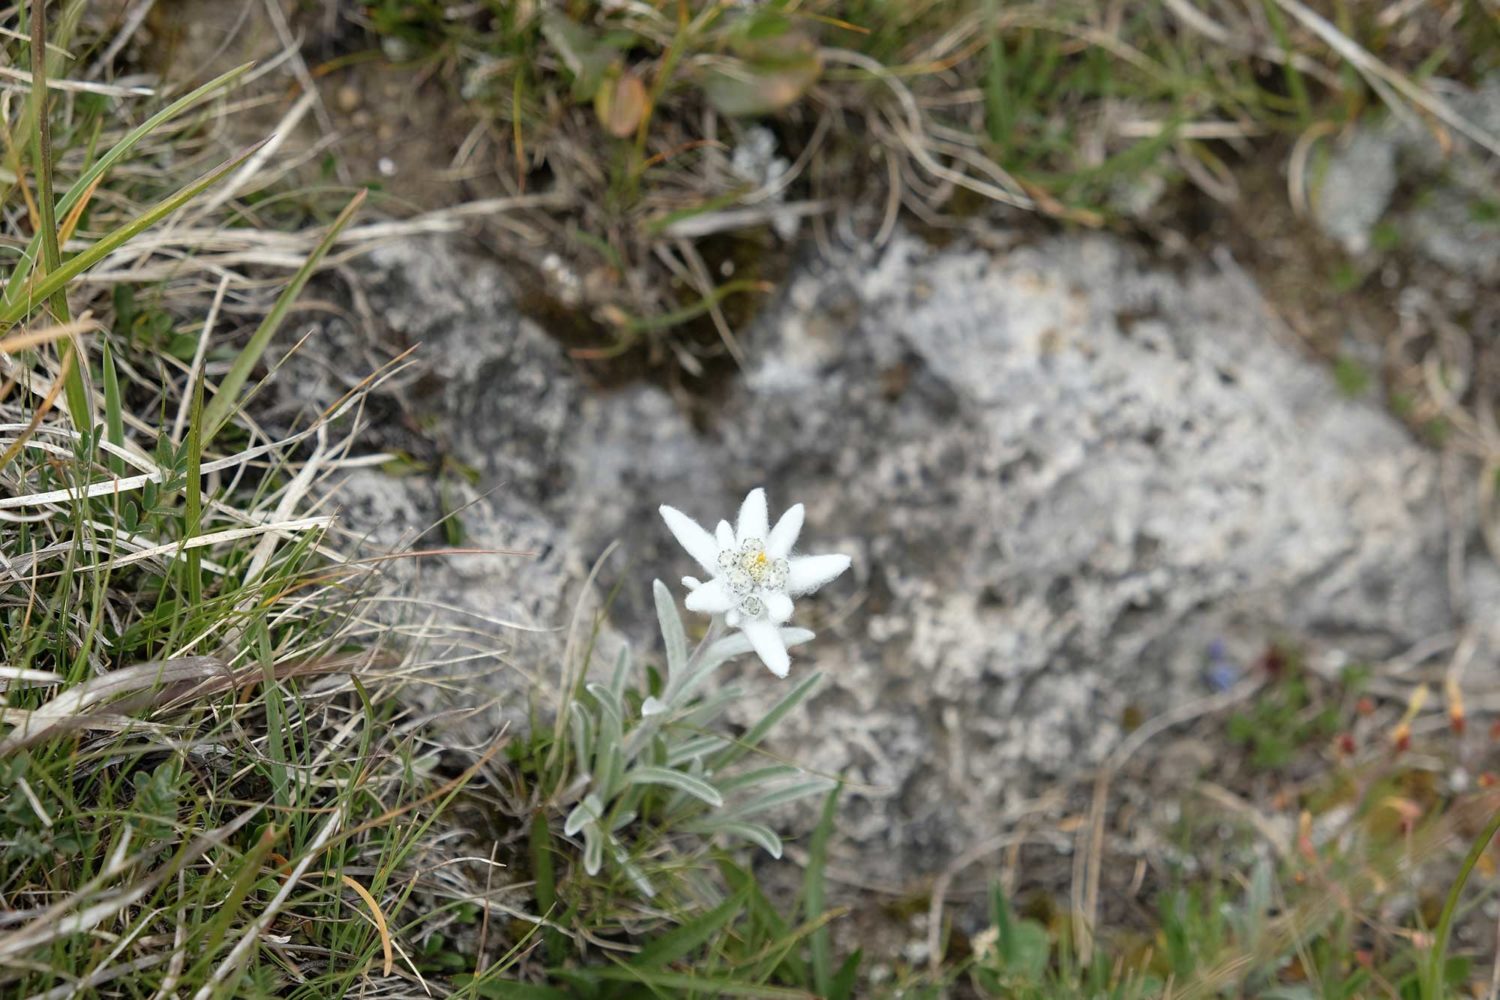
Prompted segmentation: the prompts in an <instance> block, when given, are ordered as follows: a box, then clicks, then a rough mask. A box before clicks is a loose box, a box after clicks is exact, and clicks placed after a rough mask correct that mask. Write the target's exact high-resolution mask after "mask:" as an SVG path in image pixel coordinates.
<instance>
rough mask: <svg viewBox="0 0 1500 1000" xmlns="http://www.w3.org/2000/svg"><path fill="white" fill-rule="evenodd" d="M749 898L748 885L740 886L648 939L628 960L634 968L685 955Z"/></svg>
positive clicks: (667, 962) (741, 909)
mask: <svg viewBox="0 0 1500 1000" xmlns="http://www.w3.org/2000/svg"><path fill="white" fill-rule="evenodd" d="M749 898H750V891H749V889H748V888H743V889H741V890H739V891H738V892H736V893H734V894H733V895H731V896H730V897H729V898H728V899H726V900H724V902H722V903H720V904H719V905H718V906H715V907H714V908H713V909H712V910H709V911H708V912H707V913H705V914H703V915H702V916H699V917H694V918H693V919H691V920H689V921H688V922H687V923H685V924H683V925H682V926H680V927H675V928H673V929H672V930H670V931H668V932H667V933H665V934H663V935H662V936H661V937H659V938H656V939H655V940H654V941H651V942H650V943H648V944H647V945H646V946H645V947H644V948H642V949H641V951H640V953H639V954H638V955H636V957H635V958H634V959H633V960H632V961H631V963H630V964H631V965H632V966H634V967H635V968H637V969H654V968H660V967H661V966H664V965H671V964H672V963H673V962H675V961H677V960H679V959H682V958H686V957H687V956H688V955H689V954H691V953H693V952H695V951H697V950H698V949H699V948H701V947H703V945H705V944H707V943H708V941H709V939H711V938H712V937H713V936H714V935H715V934H718V933H719V931H720V930H722V929H723V928H724V927H725V926H727V925H728V924H729V922H730V921H732V920H734V919H735V918H736V917H738V916H739V915H740V914H741V913H743V912H744V910H745V904H746V902H747V901H748V900H749Z"/></svg>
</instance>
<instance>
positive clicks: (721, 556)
mask: <svg viewBox="0 0 1500 1000" xmlns="http://www.w3.org/2000/svg"><path fill="white" fill-rule="evenodd" d="M802 515H803V509H802V505H801V504H800V503H799V504H794V505H792V506H791V507H790V508H788V510H787V512H786V513H785V514H782V515H781V519H780V520H778V521H777V522H776V527H774V528H771V527H769V522H770V519H769V516H768V513H767V510H766V491H765V490H762V489H754V490H751V491H750V495H749V496H747V497H745V502H744V503H743V504H742V505H741V506H740V516H739V519H738V520H737V521H736V522H735V526H734V527H733V528H731V527H730V526H729V522H728V521H720V522H719V525H718V528H717V529H716V530H715V532H714V533H713V534H709V533H708V532H707V531H706V530H704V529H703V528H702V527H701V526H700V525H699V524H698V522H696V521H694V520H693V519H692V518H690V517H688V516H687V515H686V514H684V513H683V512H682V511H680V510H678V509H676V508H675V507H668V506H666V505H663V506H662V508H661V516H662V520H664V521H666V522H667V527H668V528H670V529H671V531H672V534H673V535H674V536H676V538H677V541H678V542H680V543H681V545H682V547H683V548H684V549H686V550H687V553H688V555H690V556H692V557H693V558H694V559H695V560H696V561H697V563H698V565H700V566H702V567H703V569H704V571H705V572H706V573H708V574H709V577H710V579H709V580H708V582H706V583H703V582H700V581H699V580H697V579H695V578H693V577H690V576H687V577H683V578H682V582H683V585H684V586H686V587H687V588H688V591H689V593H688V596H687V600H686V601H684V602H683V603H684V604H686V605H687V608H688V610H689V611H697V612H699V613H701V614H706V615H723V616H724V623H725V624H726V625H728V626H730V627H731V628H738V629H740V630H741V631H743V632H744V633H745V636H746V638H748V639H749V640H750V644H751V645H752V646H754V647H755V652H756V653H757V654H758V655H759V656H760V658H761V661H762V662H764V663H765V665H766V666H768V667H770V668H771V672H772V673H774V674H775V675H776V676H777V677H785V676H786V674H787V670H788V669H789V668H790V667H791V659H790V657H789V656H788V655H787V651H786V643H785V641H783V639H782V636H781V628H780V626H781V625H782V623H783V622H786V621H787V620H788V619H790V618H791V617H792V598H793V597H800V596H802V595H803V594H810V593H812V592H813V591H815V590H817V589H818V588H819V587H821V586H823V584H825V583H827V582H828V581H830V580H832V579H833V578H835V577H836V576H838V575H839V574H840V573H842V572H844V570H846V569H848V568H849V557H848V556H843V555H821V556H794V555H792V546H793V545H795V544H796V543H797V536H798V535H799V534H801V532H802Z"/></svg>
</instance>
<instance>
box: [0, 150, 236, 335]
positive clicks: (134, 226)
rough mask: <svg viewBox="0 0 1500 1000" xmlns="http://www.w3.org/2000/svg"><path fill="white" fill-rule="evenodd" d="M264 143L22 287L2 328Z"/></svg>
mask: <svg viewBox="0 0 1500 1000" xmlns="http://www.w3.org/2000/svg"><path fill="white" fill-rule="evenodd" d="M261 145H262V143H256V144H255V145H254V146H251V147H250V148H249V149H247V150H245V151H244V152H242V153H240V154H239V155H238V156H236V157H234V159H232V160H229V161H227V162H226V163H223V164H221V165H220V166H218V167H216V168H215V169H213V170H211V171H209V172H208V173H207V174H205V175H203V176H202V177H200V178H198V179H197V180H196V181H194V182H193V183H191V184H189V185H188V186H187V187H185V188H183V189H182V190H180V191H178V192H176V193H175V194H173V195H171V196H170V197H168V198H164V199H162V200H161V201H159V202H157V203H156V204H155V205H152V206H151V207H150V208H148V209H147V210H146V211H144V212H142V213H141V214H140V215H138V216H137V217H136V218H135V219H133V220H131V221H130V222H128V223H126V224H125V225H123V226H120V227H119V228H118V229H114V230H112V231H111V232H110V233H109V234H108V235H106V236H104V237H103V238H102V239H100V240H99V241H98V242H96V243H95V244H94V245H93V246H91V247H89V248H88V249H87V250H85V251H83V252H82V253H80V254H79V255H78V256H76V257H72V258H69V259H68V260H67V261H66V262H65V263H64V264H63V265H62V266H61V267H59V268H58V269H57V270H55V271H49V272H48V273H47V274H45V275H43V276H42V277H41V278H40V279H38V280H36V281H35V282H34V283H32V284H31V285H30V286H29V287H28V288H26V289H23V290H22V291H23V292H24V293H25V294H19V293H18V297H17V298H13V299H10V300H8V301H6V303H5V304H4V306H0V329H5V328H9V327H11V326H14V325H15V324H16V322H17V321H19V320H20V319H21V318H22V317H23V316H25V315H26V314H27V313H28V312H30V311H31V306H32V303H33V302H34V301H37V300H45V299H47V298H48V297H50V296H51V295H53V294H54V293H56V292H57V291H58V290H60V289H64V288H66V287H67V285H68V282H70V281H72V280H73V279H74V278H76V277H78V276H79V275H80V274H82V273H83V272H84V271H87V270H88V269H89V268H91V267H93V266H94V265H95V264H97V263H99V261H101V260H103V259H104V258H105V257H107V256H109V255H110V254H112V253H114V252H115V251H116V250H118V249H120V247H122V246H124V245H125V244H127V243H129V242H130V241H131V240H133V239H135V238H136V237H137V236H139V235H140V234H141V233H143V232H145V231H146V230H147V229H150V228H151V227H152V226H154V225H156V224H157V223H158V222H160V221H161V220H162V219H164V218H166V217H167V216H168V215H171V214H172V213H173V212H175V211H177V209H179V208H181V207H182V206H183V205H186V204H187V203H188V202H190V201H192V200H193V199H194V198H196V197H197V196H198V195H200V194H202V193H203V192H204V191H206V190H208V189H209V188H210V187H213V185H214V184H216V183H218V182H219V181H220V180H221V179H222V178H223V177H224V175H226V174H228V173H229V172H230V171H232V170H234V169H235V168H236V167H238V166H239V165H240V164H241V163H244V162H245V160H247V159H248V158H249V157H250V155H251V154H253V153H254V152H255V151H256V150H257V149H259V148H260V147H261Z"/></svg>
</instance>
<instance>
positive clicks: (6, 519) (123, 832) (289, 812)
mask: <svg viewBox="0 0 1500 1000" xmlns="http://www.w3.org/2000/svg"><path fill="white" fill-rule="evenodd" d="M81 9H82V5H81V4H72V5H69V7H68V8H67V9H66V10H64V11H63V12H62V13H61V14H60V15H59V16H58V17H57V18H56V19H55V20H54V21H53V22H52V23H51V25H50V27H51V28H52V38H51V41H50V43H47V42H45V39H46V37H47V28H48V27H49V23H48V19H47V13H46V10H45V5H42V4H31V5H28V10H27V13H28V14H29V24H28V27H29V30H30V44H29V45H27V44H25V43H23V42H21V41H19V40H9V41H7V49H8V56H9V58H8V60H7V61H9V62H12V63H19V64H22V65H25V64H28V63H29V65H30V66H31V73H30V76H29V78H28V81H27V86H28V87H29V97H28V99H27V100H25V101H10V102H8V103H7V105H6V118H5V126H6V128H7V130H8V135H9V136H10V137H11V138H12V139H13V140H15V141H12V142H10V143H9V144H8V153H7V163H6V165H7V173H8V176H6V177H5V178H4V180H3V183H4V185H5V188H6V204H7V211H6V213H5V217H4V226H5V242H4V246H5V248H6V250H5V253H6V256H7V257H8V259H9V267H8V268H7V280H6V282H5V286H4V290H3V297H0V374H3V378H4V386H3V389H0V481H3V493H4V498H3V499H0V562H3V570H4V580H3V581H0V605H3V609H4V610H3V614H4V616H5V628H4V629H3V630H0V631H3V634H0V648H3V652H0V659H3V661H4V664H5V665H4V666H3V667H0V698H3V700H0V772H3V774H4V776H5V785H4V787H5V792H6V796H5V800H4V804H3V807H0V853H3V855H4V857H5V859H6V864H5V865H4V866H3V871H0V898H3V900H4V907H3V908H4V910H5V916H4V918H3V919H0V991H3V992H5V993H6V994H8V995H16V996H23V995H24V996H38V997H61V996H73V995H80V994H83V993H96V992H106V993H109V994H111V995H117V994H119V995H123V994H128V995H136V996H144V995H151V994H156V995H161V996H167V995H183V996H200V997H207V996H224V995H233V996H246V997H253V996H272V995H277V996H285V995H298V996H319V997H324V996H336V995H341V994H343V993H344V992H346V991H347V990H349V989H350V988H351V987H352V986H353V985H354V984H355V983H357V982H361V981H363V980H365V979H366V978H367V977H369V976H371V975H373V974H376V970H378V972H379V973H381V974H384V975H388V976H389V975H395V976H397V977H398V979H397V980H395V981H397V982H411V983H419V982H420V980H421V978H422V971H421V968H420V966H419V965H418V963H417V961H416V960H415V956H417V955H419V954H420V949H419V945H420V942H421V941H422V939H423V937H424V934H425V932H426V930H427V927H428V922H429V921H430V920H432V919H433V917H434V915H435V914H437V913H440V911H424V912H414V909H413V906H412V901H413V900H414V899H416V898H422V896H419V895H418V894H427V895H430V894H431V893H432V892H433V890H432V888H431V887H430V885H429V883H430V879H429V878H428V876H427V875H425V874H424V872H423V869H422V867H421V864H422V862H423V861H424V853H425V852H426V851H427V850H428V849H429V847H430V842H429V838H430V834H431V831H432V824H433V822H434V819H435V818H436V816H438V815H439V814H440V812H441V809H442V807H443V806H444V804H445V803H446V802H447V801H448V800H449V799H451V797H452V795H453V793H454V791H456V789H457V787H458V786H459V785H461V784H462V782H463V780H466V779H467V777H468V774H463V775H460V776H459V778H457V779H454V780H450V781H446V782H445V781H443V780H439V779H438V778H437V777H436V776H435V775H434V773H433V772H434V765H435V758H434V755H433V752H432V750H431V748H430V747H429V746H428V745H427V744H426V743H425V742H424V736H423V734H422V733H421V731H420V730H419V727H418V726H416V724H415V723H414V722H413V720H412V719H411V718H410V717H409V716H408V715H407V713H406V712H405V711H404V710H403V709H402V708H401V707H400V704H399V702H398V701H397V700H396V698H395V694H396V692H397V690H398V689H399V688H400V687H401V686H402V685H403V684H405V683H407V682H408V675H409V673H410V671H411V670H412V669H413V665H412V664H411V663H410V662H408V661H406V660H404V659H403V658H402V657H401V656H400V655H398V654H395V653H392V652H389V651H386V650H384V649H382V648H381V645H380V642H379V641H378V633H376V632H375V631H374V630H373V629H372V627H371V626H370V625H369V624H368V619H367V617H366V616H365V615H364V613H363V612H362V610H361V609H362V607H363V600H364V593H365V590H366V589H367V587H366V582H365V580H364V576H365V571H364V570H363V568H362V567H361V566H359V565H357V564H352V563H348V562H347V561H346V560H345V559H344V558H343V557H342V556H340V554H339V553H338V551H337V549H336V548H335V547H333V546H332V545H331V544H330V538H329V535H328V531H329V528H330V525H331V518H330V517H328V516H327V515H323V514H318V513H315V512H314V508H315V507H316V506H317V504H318V503H319V502H320V500H321V489H322V487H321V486H320V483H321V481H322V480H323V478H324V477H326V476H327V475H329V474H330V473H331V472H333V471H334V470H336V469H337V467H338V466H339V464H340V463H341V461H342V460H343V455H344V454H345V453H346V452H347V449H348V441H347V440H344V439H343V435H345V434H346V433H347V431H348V424H349V421H348V420H347V419H346V415H347V414H348V412H349V411H350V409H351V408H352V407H353V406H354V405H355V404H356V403H357V399H358V394H357V393H355V394H351V396H350V397H349V398H348V399H346V400H344V401H342V402H341V403H340V404H339V405H338V406H336V407H335V408H333V409H332V410H331V411H330V412H327V413H325V414H323V415H322V416H321V417H320V418H319V419H318V420H317V421H316V422H314V423H313V424H311V425H310V426H306V427H303V428H300V429H298V430H296V431H295V432H292V433H290V434H287V435H284V436H281V437H273V436H270V435H268V434H266V433H265V432H264V431H263V430H261V429H260V428H258V427H257V426H256V425H255V423H254V422H253V421H251V420H250V419H248V418H247V417H246V416H245V415H244V414H243V412H242V405H243V403H244V400H245V398H246V396H247V395H248V394H249V390H250V387H251V379H252V376H253V375H254V373H255V371H257V370H258V369H259V368H260V366H261V365H262V360H263V357H264V355H265V353H266V352H267V348H268V346H269V343H270V340H271V337H272V335H273V334H274V333H275V331H276V330H277V328H278V326H279V325H280V322H281V320H282V318H283V317H284V315H285V314H286V312H287V310H288V309H289V308H290V305H291V303H292V301H293V300H294V299H295V297H296V296H297V294H298V292H299V291H300V289H301V287H302V285H303V283H304V282H305V281H306V280H307V277H308V275H309V274H310V273H311V271H312V269H313V268H315V267H316V266H317V264H318V262H319V261H320V260H321V259H322V257H323V255H324V254H325V253H326V252H327V250H328V248H329V247H330V246H331V244H332V242H333V240H334V239H335V238H336V237H337V235H338V233H339V231H340V230H341V229H343V227H344V226H345V225H346V224H347V222H348V221H349V218H350V217H351V216H352V212H353V210H354V209H355V208H357V207H358V201H357V200H356V202H355V203H353V204H351V206H350V208H349V210H348V211H347V212H346V213H345V214H344V215H343V216H341V217H340V218H339V219H338V220H336V221H335V223H334V225H333V226H331V227H329V229H328V230H327V231H326V232H325V233H323V234H322V236H321V239H320V240H316V241H315V242H314V244H313V247H312V253H311V254H310V256H309V257H308V258H307V259H306V260H305V261H304V262H303V264H302V267H301V269H300V270H299V271H298V273H297V274H296V275H295V276H294V277H293V278H292V280H291V281H290V282H289V283H288V284H286V285H285V286H283V287H282V289H281V292H280V297H279V299H278V300H277V302H276V303H275V304H274V305H273V306H271V308H270V309H269V311H268V312H267V313H266V314H265V316H264V318H263V320H262V321H261V323H260V325H259V327H258V328H257V329H256V330H255V332H254V333H253V334H252V335H251V336H250V337H249V338H248V340H247V341H246V342H245V343H244V345H243V346H241V347H238V348H227V349H226V348H219V347H217V345H215V346H213V347H211V345H210V339H211V337H212V336H213V333H214V331H213V326H214V315H215V313H217V311H218V307H219V305H220V303H221V302H222V299H223V296H224V291H225V289H224V287H222V286H221V288H220V292H219V298H218V299H216V300H215V302H214V304H213V306H212V307H211V308H210V310H209V312H208V314H207V315H202V314H200V315H198V316H197V317H195V318H194V320H193V321H189V322H188V323H185V324H182V323H180V322H179V320H178V319H177V318H176V317H172V316H168V315H167V314H163V313H153V314H154V315H157V316H165V317H166V318H165V319H163V320H162V321H161V322H160V323H158V322H157V321H156V320H152V321H151V322H150V323H148V324H146V326H147V327H149V328H150V329H151V330H152V331H154V334H153V335H152V336H141V333H142V328H141V327H140V326H138V325H137V323H136V321H137V320H138V319H140V318H141V317H140V313H139V310H137V313H136V315H133V316H131V315H126V311H125V310H121V311H119V312H118V313H117V314H116V319H117V320H120V321H121V322H122V328H119V329H116V330H114V331H111V330H109V329H106V328H105V327H104V326H103V325H102V324H101V322H100V321H99V320H98V319H96V318H95V314H94V312H93V310H95V309H99V310H101V315H108V314H109V311H110V305H109V302H108V300H107V299H106V300H105V301H104V302H102V303H101V302H100V301H99V297H98V289H99V284H98V283H97V282H96V281H94V280H93V277H94V275H95V274H97V269H98V268H99V267H100V266H101V264H103V263H105V262H107V261H110V260H111V259H115V260H118V257H116V258H112V257H111V255H114V254H129V253H131V252H132V251H136V252H139V249H138V248H139V246H140V243H141V241H142V240H143V239H145V238H146V237H147V236H148V235H149V234H150V233H152V232H153V229H152V227H154V226H155V227H160V226H161V225H162V224H164V223H165V224H167V225H168V226H170V225H171V221H170V220H173V219H180V218H181V214H180V213H182V212H184V211H191V210H192V207H193V206H194V205H195V203H196V201H197V200H198V199H201V198H202V197H203V196H204V194H205V192H208V191H210V190H212V189H213V188H214V186H215V185H216V184H219V183H221V182H223V181H224V179H225V178H226V177H228V176H230V175H231V174H232V172H233V171H235V170H237V169H241V168H242V167H243V165H244V164H246V163H248V162H251V157H253V154H254V150H249V151H246V152H243V153H241V154H239V155H237V156H234V157H232V158H230V159H229V160H228V161H227V162H225V163H222V164H220V165H217V166H215V167H213V168H211V169H209V170H208V171H206V172H205V173H204V174H203V175H202V176H201V177H200V178H199V179H197V180H194V181H191V182H189V183H187V184H185V185H181V186H174V185H176V184H178V182H177V181H175V180H174V179H173V178H170V177H162V176H160V175H153V183H152V184H151V185H149V186H152V187H159V188H161V189H163V190H164V192H165V193H162V194H161V195H160V197H159V198H158V199H157V200H156V201H155V202H154V203H153V204H147V205H142V204H140V203H139V202H137V201H135V200H134V195H135V194H137V193H138V192H139V180H138V178H137V179H136V180H135V181H133V182H132V181H127V182H125V183H123V184H122V183H121V181H120V175H121V174H122V173H126V169H125V168H127V167H128V166H129V165H130V164H131V162H132V157H133V155H134V154H135V152H136V151H137V149H138V148H139V147H141V146H142V145H150V144H152V143H156V144H158V146H157V148H160V144H161V143H162V142H163V141H164V140H163V136H164V135H165V136H169V137H170V136H174V135H181V134H183V132H184V130H189V131H190V130H191V128H192V124H191V122H192V120H193V119H194V118H195V117H200V116H201V115H203V114H204V112H205V109H206V108H207V107H209V105H210V104H211V102H212V101H214V100H217V99H219V98H220V97H221V96H222V95H223V94H224V93H225V91H226V88H227V87H228V86H229V85H231V84H232V83H233V81H234V79H235V78H236V77H237V76H239V75H240V74H239V73H238V72H237V73H231V74H228V75H226V76H225V77H221V78H220V79H218V80H216V81H213V82H211V83H210V84H207V85H205V86H204V87H201V88H199V89H197V90H195V91H193V92H191V93H188V94H185V95H183V96H182V97H180V98H179V99H177V100H175V101H170V102H166V103H165V104H164V106H162V107H161V108H160V110H159V111H157V113H156V114H154V115H152V116H150V117H147V118H146V119H145V120H144V121H142V122H141V124H139V125H138V126H136V127H134V128H123V127H121V124H120V121H121V118H122V117H123V116H120V115H118V114H117V113H116V111H115V110H114V102H124V103H127V104H129V103H131V102H137V101H139V100H140V95H137V94H135V93H133V92H129V91H125V90H122V89H120V88H110V87H105V88H103V90H104V95H103V96H104V97H105V98H106V99H105V100H104V101H96V100H93V99H92V97H93V96H96V95H90V94H88V93H84V94H83V96H82V97H80V96H79V90H78V85H79V81H76V80H72V79H69V78H68V77H67V76H66V73H67V70H68V69H69V66H70V58H69V49H70V46H80V45H83V44H85V43H84V42H83V40H81V39H80V38H79V37H77V36H76V35H75V34H74V33H73V32H74V29H75V27H76V25H77V22H78V15H79V13H80V11H81ZM42 53H46V54H47V55H46V58H42ZM33 55H34V56H36V58H30V56H33ZM55 123H57V124H60V127H57V128H54V127H53V126H54V124H55ZM23 151H24V152H23ZM155 232H160V229H159V228H158V229H157V230H155ZM132 277H139V276H132V275H130V273H129V269H128V267H126V268H124V269H123V273H122V272H121V271H117V272H116V274H115V276H114V277H113V279H112V283H114V284H116V287H118V288H121V289H133V290H134V291H133V292H124V293H122V294H121V295H120V296H117V297H116V301H120V302H129V301H132V300H134V301H139V299H140V297H141V296H146V297H149V296H150V295H151V291H150V286H149V285H142V284H141V283H140V282H137V281H132ZM179 338H188V339H189V340H190V341H191V342H192V344H193V350H192V351H191V352H188V351H183V350H180V349H179V350H177V351H176V352H175V353H174V352H173V350H172V347H173V346H174V345H175V344H177V343H178V341H179ZM341 428H342V429H341ZM398 970H399V971H398Z"/></svg>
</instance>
